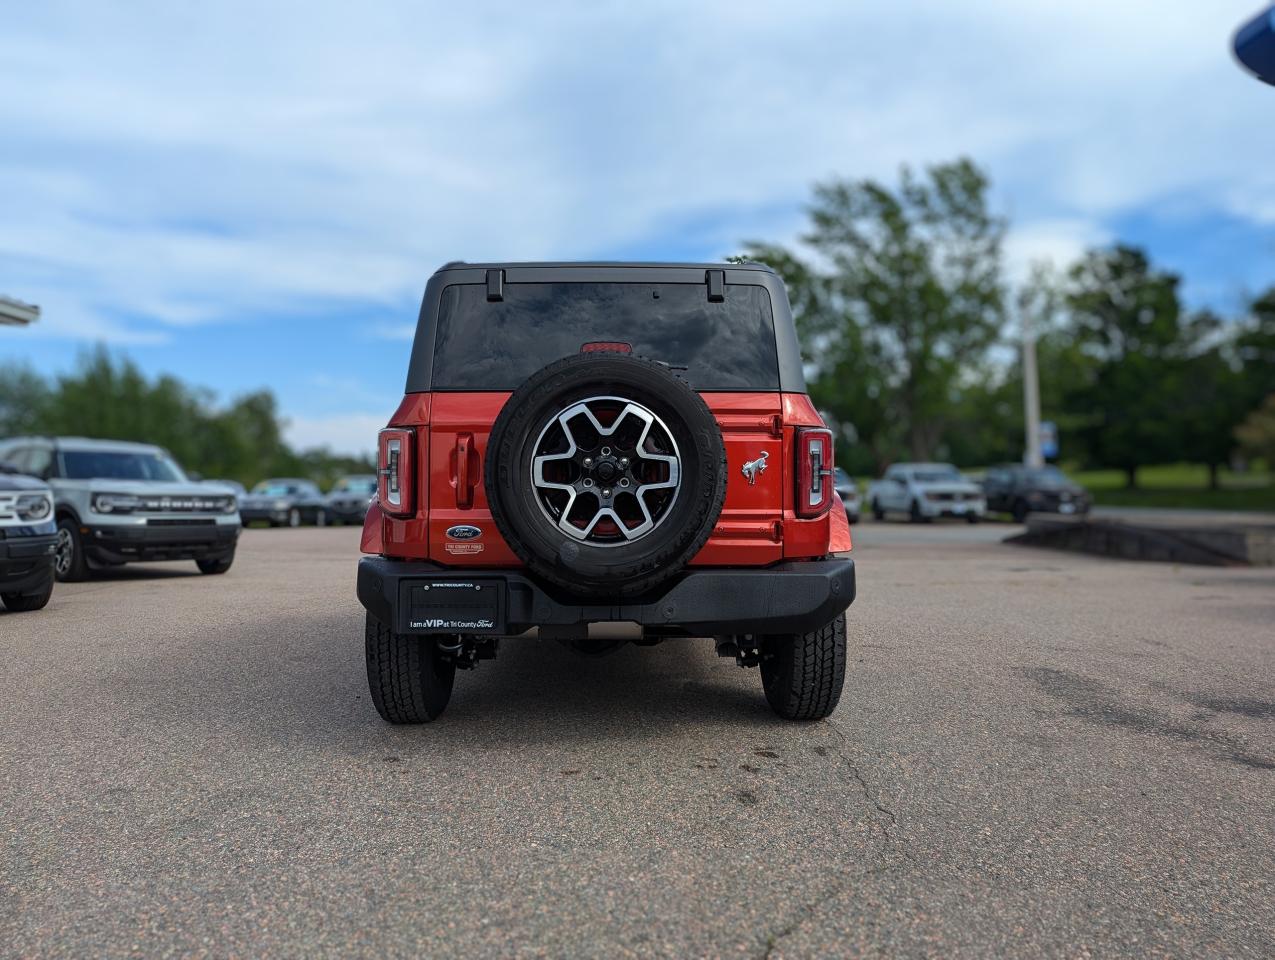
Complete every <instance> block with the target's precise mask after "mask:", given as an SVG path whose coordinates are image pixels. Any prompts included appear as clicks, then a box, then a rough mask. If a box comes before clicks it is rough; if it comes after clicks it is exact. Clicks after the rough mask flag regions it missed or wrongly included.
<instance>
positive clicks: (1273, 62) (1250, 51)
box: [1234, 7, 1275, 85]
mask: <svg viewBox="0 0 1275 960" xmlns="http://www.w3.org/2000/svg"><path fill="white" fill-rule="evenodd" d="M1234 45H1235V56H1236V57H1238V58H1239V61H1240V63H1242V64H1243V65H1244V67H1245V69H1247V70H1248V71H1250V72H1251V73H1252V74H1253V75H1254V76H1255V77H1257V79H1259V80H1264V81H1265V82H1266V83H1269V84H1273V85H1275V7H1271V8H1270V9H1269V10H1267V11H1265V12H1264V13H1259V14H1258V15H1257V16H1255V17H1254V18H1253V19H1252V20H1250V21H1249V22H1248V23H1246V24H1244V26H1242V27H1240V28H1239V30H1237V31H1236V33H1235V44H1234Z"/></svg>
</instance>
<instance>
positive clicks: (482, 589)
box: [402, 579, 505, 634]
mask: <svg viewBox="0 0 1275 960" xmlns="http://www.w3.org/2000/svg"><path fill="white" fill-rule="evenodd" d="M504 586H505V584H504V581H503V580H491V579H486V580H460V579H457V580H431V581H428V582H423V583H422V582H416V583H413V582H411V581H409V582H407V583H405V584H404V585H403V590H404V592H405V593H406V596H405V597H404V598H403V599H404V601H405V602H404V603H403V605H402V606H403V610H404V614H403V615H404V617H405V619H406V623H405V624H404V627H405V629H407V630H408V631H410V632H412V633H478V634H498V633H501V632H502V631H503V630H504V629H505V590H504Z"/></svg>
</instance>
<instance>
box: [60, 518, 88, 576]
mask: <svg viewBox="0 0 1275 960" xmlns="http://www.w3.org/2000/svg"><path fill="white" fill-rule="evenodd" d="M53 572H54V575H55V576H56V577H57V578H58V579H59V580H61V581H63V582H64V583H75V582H77V581H80V580H87V579H88V578H89V565H88V561H87V559H86V558H85V556H84V541H83V539H82V538H81V537H80V525H79V524H78V523H76V521H75V519H74V518H72V517H63V518H62V519H61V520H59V521H58V545H57V552H56V553H55V554H54V559H53Z"/></svg>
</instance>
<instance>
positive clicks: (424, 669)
mask: <svg viewBox="0 0 1275 960" xmlns="http://www.w3.org/2000/svg"><path fill="white" fill-rule="evenodd" d="M364 639H365V647H366V652H367V684H368V688H369V689H370V690H371V691H372V703H373V705H375V707H376V712H377V713H379V714H380V715H381V719H382V720H384V721H386V722H387V723H394V724H403V723H428V722H429V721H431V720H437V719H438V717H439V715H440V714H441V713H442V712H443V710H444V709H445V708H446V707H447V702H448V701H449V700H451V698H452V684H453V683H454V682H455V679H456V665H455V664H454V663H445V662H443V659H442V657H440V656H439V653H438V648H437V647H436V646H435V643H434V638H433V637H416V636H409V635H407V634H403V633H395V632H394V631H393V630H391V629H390V628H389V627H387V626H385V624H383V623H381V622H380V621H379V620H377V619H376V618H375V617H373V616H372V615H371V614H370V613H369V614H368V615H367V624H366V628H365V633H364Z"/></svg>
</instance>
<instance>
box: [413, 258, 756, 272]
mask: <svg viewBox="0 0 1275 960" xmlns="http://www.w3.org/2000/svg"><path fill="white" fill-rule="evenodd" d="M595 268H596V269H602V270H759V271H764V272H766V273H771V274H773V273H774V272H775V271H774V270H772V269H771V268H770V267H768V266H766V265H765V264H764V263H753V262H748V263H725V262H722V263H685V262H676V261H655V260H651V261H646V260H499V261H492V262H490V263H469V262H467V261H465V260H452V261H451V262H450V263H445V264H443V265H442V266H441V267H439V268H438V269H437V270H436V271H434V272H435V273H443V272H445V271H448V270H554V269H562V270H579V269H595Z"/></svg>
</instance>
